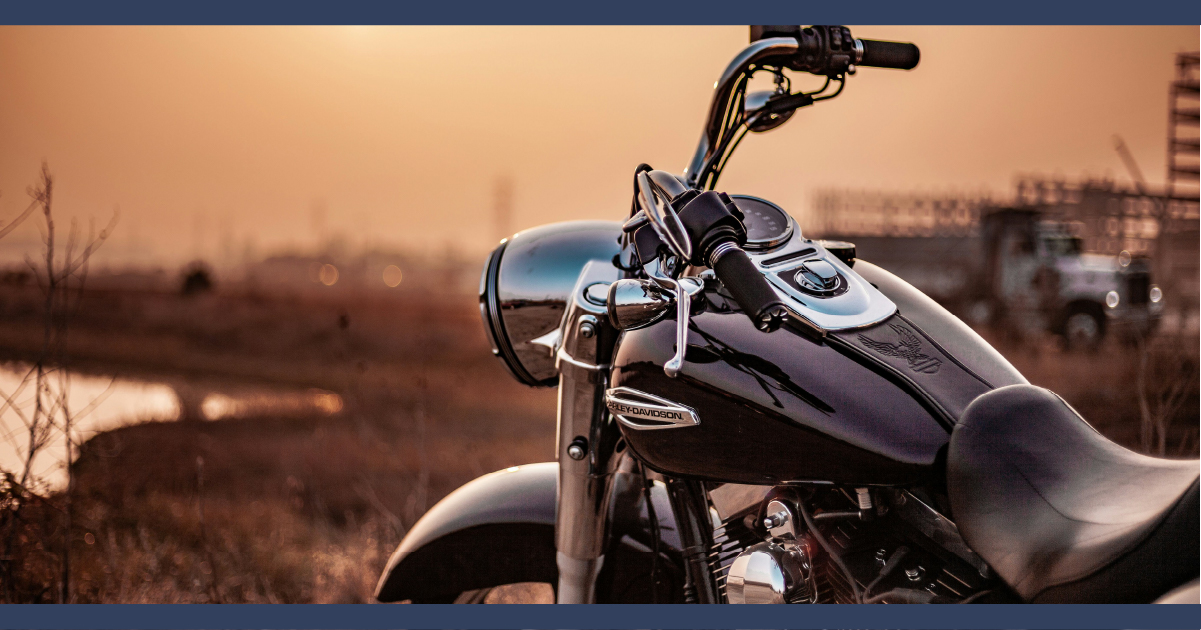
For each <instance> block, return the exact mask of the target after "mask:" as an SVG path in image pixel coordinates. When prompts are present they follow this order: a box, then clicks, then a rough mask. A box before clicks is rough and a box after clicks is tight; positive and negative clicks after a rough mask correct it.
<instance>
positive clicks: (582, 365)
mask: <svg viewBox="0 0 1201 630" xmlns="http://www.w3.org/2000/svg"><path fill="white" fill-rule="evenodd" d="M555 358H556V359H558V360H559V361H563V362H566V363H570V364H571V365H574V366H576V367H578V368H583V369H585V370H592V371H594V372H595V371H597V370H608V369H609V367H610V366H609V364H608V363H605V364H602V365H593V364H592V363H585V362H583V361H580V360H579V359H576V358H574V357H572V356H571V355H570V354H567V352H566V351H564V350H559V353H558V354H556V355H555Z"/></svg>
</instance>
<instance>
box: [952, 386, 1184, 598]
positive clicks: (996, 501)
mask: <svg viewBox="0 0 1201 630" xmlns="http://www.w3.org/2000/svg"><path fill="white" fill-rule="evenodd" d="M1197 480H1198V462H1197V460H1188V461H1181V460H1167V459H1157V458H1154V457H1147V456H1144V455H1139V454H1137V453H1134V452H1132V451H1129V450H1127V449H1125V448H1122V447H1121V446H1118V445H1117V444H1114V443H1113V442H1110V441H1109V440H1107V439H1106V438H1105V437H1103V436H1102V435H1101V434H1099V433H1097V431H1096V430H1095V429H1093V428H1092V427H1091V426H1089V424H1088V423H1087V422H1085V421H1084V419H1082V418H1081V417H1080V415H1079V414H1077V413H1076V411H1075V410H1074V409H1072V408H1071V407H1070V406H1068V405H1067V403H1065V402H1064V401H1063V400H1062V399H1061V398H1059V397H1058V396H1056V395H1055V394H1053V393H1051V392H1050V391H1047V390H1045V389H1042V388H1039V387H1033V386H1031V385H1010V386H1008V387H1002V388H1000V389H997V390H994V391H991V392H989V393H987V394H983V395H981V396H980V397H979V398H977V399H976V400H974V401H973V402H972V403H971V404H970V405H968V407H967V409H966V410H964V413H963V417H962V419H961V421H960V423H959V424H958V425H957V426H956V427H955V430H954V432H953V433H952V435H951V444H950V448H949V451H948V453H947V485H948V490H949V495H950V499H951V510H952V515H953V517H954V519H955V521H956V523H957V524H958V525H959V530H960V533H961V534H962V535H963V538H964V540H965V541H967V543H968V544H969V545H970V546H971V547H972V549H974V550H975V551H976V552H977V553H979V554H980V556H981V557H983V558H984V559H985V560H986V561H987V562H988V563H989V565H990V566H992V568H993V569H994V570H996V572H997V574H998V575H999V576H1000V577H1001V578H1002V579H1004V580H1005V582H1006V583H1008V584H1009V585H1010V586H1011V587H1013V589H1014V590H1015V591H1016V592H1017V593H1018V594H1019V595H1021V596H1022V597H1023V598H1025V599H1026V600H1027V601H1032V602H1040V603H1053V602H1071V603H1149V602H1152V601H1154V600H1155V599H1156V598H1158V597H1160V596H1161V595H1163V594H1164V593H1167V592H1168V591H1170V590H1172V589H1173V588H1175V587H1178V586H1180V585H1182V584H1185V583H1186V582H1188V581H1190V580H1193V579H1195V578H1196V577H1197V575H1198V537H1199V536H1198V531H1199V524H1198V509H1199V508H1198V485H1197Z"/></svg>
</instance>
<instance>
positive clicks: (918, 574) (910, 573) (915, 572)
mask: <svg viewBox="0 0 1201 630" xmlns="http://www.w3.org/2000/svg"><path fill="white" fill-rule="evenodd" d="M925 574H926V570H925V569H924V568H922V566H921V565H918V566H916V567H913V568H912V569H905V577H907V578H909V581H911V582H917V581H918V580H921V579H922V576H923V575H925Z"/></svg>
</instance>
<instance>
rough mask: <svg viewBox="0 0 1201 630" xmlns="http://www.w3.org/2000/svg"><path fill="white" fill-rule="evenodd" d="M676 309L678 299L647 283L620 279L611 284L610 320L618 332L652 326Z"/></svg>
mask: <svg viewBox="0 0 1201 630" xmlns="http://www.w3.org/2000/svg"><path fill="white" fill-rule="evenodd" d="M673 306H675V296H674V295H672V294H671V293H670V292H668V291H665V290H664V289H663V288H661V287H660V286H659V285H657V284H655V283H654V282H650V281H648V280H630V279H627V280H618V281H617V282H614V283H613V284H611V285H609V298H608V304H607V307H608V311H609V321H610V322H612V323H613V327H614V328H617V329H618V330H633V329H636V328H642V327H644V326H649V325H651V324H653V323H655V322H657V321H659V320H660V319H662V318H663V316H665V315H667V313H669V312H670V311H671V308H672V307H673Z"/></svg>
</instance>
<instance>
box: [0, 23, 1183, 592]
mask: <svg viewBox="0 0 1201 630" xmlns="http://www.w3.org/2000/svg"><path fill="white" fill-rule="evenodd" d="M851 29H852V31H853V32H854V33H855V34H856V35H858V36H862V37H870V38H874V39H893V40H900V41H913V42H915V43H917V44H918V45H919V46H920V47H921V49H922V62H921V64H920V65H919V66H918V68H916V69H915V70H913V71H909V72H901V71H893V70H877V69H872V68H864V69H862V70H861V71H860V72H859V73H858V74H857V75H856V76H854V77H852V78H851V79H850V80H849V81H848V87H847V88H846V90H845V92H844V93H843V95H841V96H840V97H839V98H838V99H837V100H835V101H832V102H830V103H821V104H818V105H816V106H814V107H812V108H808V109H806V110H801V111H800V112H799V113H798V114H797V115H796V116H795V117H794V118H793V119H792V121H791V122H789V123H788V124H787V125H785V126H783V127H781V128H780V129H778V130H774V131H771V132H769V133H766V134H762V135H756V136H755V137H753V138H750V139H748V141H747V142H745V143H743V145H742V147H741V148H740V150H739V152H738V154H737V155H736V156H735V158H734V159H733V160H732V161H731V165H730V167H729V168H728V169H727V170H726V173H725V175H724V176H723V179H722V182H721V186H720V187H721V189H723V190H726V191H729V192H738V193H746V194H752V195H756V196H760V197H764V198H767V199H770V200H772V201H774V202H776V203H778V204H779V205H781V206H782V207H784V208H785V209H786V210H788V211H789V212H790V213H791V214H792V215H793V216H794V217H795V218H796V219H797V221H798V223H799V225H800V227H801V229H802V230H803V231H804V233H805V234H806V235H808V236H814V237H827V238H840V239H843V240H848V241H852V242H855V243H856V245H857V246H858V249H859V255H860V257H862V258H864V259H867V260H871V261H872V262H875V263H877V264H880V265H882V266H884V267H885V268H888V269H890V270H892V271H894V272H896V273H898V274H899V275H901V276H902V277H904V278H906V279H908V280H909V281H910V282H913V283H914V284H915V285H917V286H918V287H919V288H921V289H923V290H925V291H927V292H928V293H929V294H930V295H932V296H933V297H935V298H936V299H938V300H939V301H940V302H942V303H943V304H944V305H945V306H946V307H947V308H949V309H951V310H952V311H953V312H955V313H956V314H958V315H960V316H961V317H962V318H964V319H965V321H967V322H969V323H970V324H971V325H972V326H973V327H975V328H976V329H977V330H978V331H979V332H980V333H981V334H982V335H984V336H985V337H986V338H988V339H989V340H990V341H992V342H993V343H995V344H996V345H997V347H998V349H1000V350H1001V351H1002V353H1004V354H1005V355H1006V356H1007V358H1009V360H1010V361H1011V362H1013V363H1014V364H1015V365H1016V366H1017V367H1018V368H1019V369H1020V370H1021V371H1022V372H1023V373H1024V374H1025V375H1026V376H1027V378H1029V379H1030V380H1031V382H1033V383H1035V384H1039V385H1043V386H1046V387H1049V388H1051V389H1053V390H1055V391H1056V392H1058V393H1060V394H1061V395H1063V396H1064V397H1065V398H1066V399H1067V400H1068V401H1069V402H1070V403H1071V404H1072V405H1073V406H1074V407H1076V408H1077V409H1078V410H1079V411H1080V412H1081V413H1082V414H1083V415H1084V417H1085V418H1087V419H1088V420H1089V421H1090V422H1092V423H1093V424H1094V425H1095V426H1097V428H1098V429H1099V430H1101V431H1102V432H1103V433H1105V434H1106V435H1108V436H1109V437H1110V438H1112V439H1114V440H1116V441H1118V442H1120V443H1122V444H1123V445H1125V446H1128V447H1130V448H1133V449H1135V450H1139V451H1143V452H1148V453H1154V454H1159V455H1165V456H1172V457H1182V456H1189V457H1195V456H1196V454H1197V449H1198V446H1197V444H1198V437H1197V433H1198V372H1197V354H1198V274H1197V267H1198V202H1197V200H1198V187H1197V184H1198V175H1197V173H1198V159H1197V158H1198V140H1197V137H1198V136H1197V121H1198V105H1197V94H1198V87H1197V86H1198V78H1197V76H1198V75H1197V53H1196V52H1195V51H1196V49H1197V41H1198V40H1197V38H1198V30H1197V28H1196V27H899V26H876V27H870V26H851ZM746 43H747V28H746V27H678V28H677V27H620V28H618V27H566V28H564V27H528V28H527V27H376V26H365V27H0V85H2V86H4V89H3V94H2V95H0V434H2V435H3V437H4V440H3V441H0V601H5V602H26V601H47V602H52V601H64V600H65V601H73V602H229V603H232V602H357V601H368V600H369V599H370V596H371V594H372V592H373V588H374V583H375V580H376V579H377V577H378V575H379V572H380V570H381V569H382V567H383V564H384V562H385V561H386V559H387V556H388V555H389V554H390V553H391V551H392V549H393V548H394V547H395V545H396V543H397V542H398V541H399V540H400V538H401V537H402V536H403V535H404V533H405V531H407V528H408V527H410V526H412V524H413V523H414V522H415V521H416V519H417V518H419V517H420V516H421V514H422V513H423V512H424V511H425V510H426V509H427V508H428V507H429V506H431V505H433V503H435V502H436V501H437V500H438V499H439V498H440V497H442V496H444V495H445V494H446V493H448V492H450V491H451V490H453V489H454V488H455V487H457V486H458V485H460V484H462V483H465V482H466V481H468V480H470V479H471V478H473V477H476V476H478V475H481V474H484V473H487V472H491V471H493V470H497V469H500V468H503V467H507V466H511V465H516V464H523V463H530V462H536V461H546V460H549V459H552V458H553V457H554V430H555V427H554V421H555V394H554V391H553V390H531V389H527V388H525V387H522V386H520V385H518V384H517V383H516V382H514V381H512V380H511V379H510V378H509V377H508V375H507V374H506V373H505V372H504V369H503V368H502V366H501V364H500V362H499V361H497V360H496V359H494V358H493V357H491V356H490V351H489V348H488V343H487V341H486V339H485V337H484V332H483V329H482V327H481V325H480V322H479V316H478V309H477V306H476V296H475V292H476V290H477V285H478V279H479V274H480V271H481V269H482V266H483V263H484V262H485V257H486V255H487V253H488V252H489V251H490V250H491V248H493V247H494V246H495V244H496V243H497V242H498V241H499V240H500V239H501V238H503V237H505V236H507V235H510V234H512V233H514V232H516V231H519V230H522V229H525V228H529V227H533V226H536V225H539V224H543V223H548V222H554V221H565V220H575V219H609V220H619V219H621V218H623V217H624V216H625V214H626V213H627V212H628V208H629V195H630V178H631V174H632V172H633V169H634V167H635V166H637V165H638V164H639V163H642V162H646V163H649V164H651V165H653V166H654V167H656V168H660V169H664V170H671V171H677V172H678V171H681V170H682V169H683V168H684V166H685V165H686V163H687V161H688V159H689V158H690V157H691V154H692V152H693V150H694V148H695V145H696V141H697V138H698V137H699V135H700V126H701V124H702V121H703V119H704V116H705V113H706V111H707V109H708V107H709V97H710V92H711V90H712V86H713V81H714V80H715V79H716V78H717V77H718V75H719V74H720V72H721V70H722V69H724V67H725V66H726V64H727V63H728V62H729V60H730V59H731V58H732V57H733V56H734V55H735V54H736V53H737V52H738V51H739V50H741V49H742V47H744V46H745V45H746ZM794 80H796V81H797V83H798V87H800V86H801V85H807V82H806V80H805V79H804V78H802V77H794ZM765 87H766V86H765ZM813 87H816V85H814V86H813ZM1085 285H1087V286H1088V287H1091V288H1087V289H1086V288H1080V287H1083V286H1085ZM1111 293H1112V294H1113V295H1112V296H1111V295H1110V294H1111Z"/></svg>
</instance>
